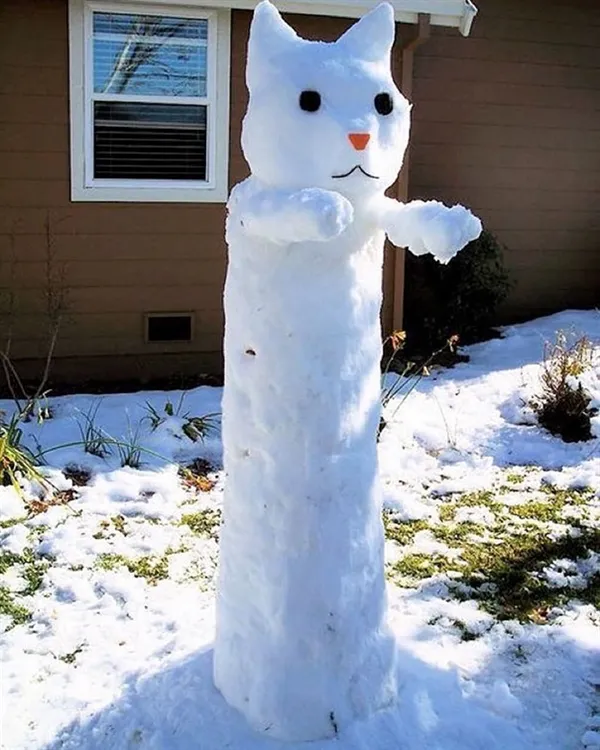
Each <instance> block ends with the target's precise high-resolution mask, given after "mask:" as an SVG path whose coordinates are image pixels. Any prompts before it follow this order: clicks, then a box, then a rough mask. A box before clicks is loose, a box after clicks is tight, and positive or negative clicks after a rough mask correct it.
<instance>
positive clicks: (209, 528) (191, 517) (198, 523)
mask: <svg viewBox="0 0 600 750" xmlns="http://www.w3.org/2000/svg"><path fill="white" fill-rule="evenodd" d="M180 524H181V525H182V526H187V527H188V528H189V529H190V530H191V531H193V533H194V534H200V535H202V536H208V537H210V538H211V539H218V538H219V526H220V525H221V511H220V510H212V508H204V509H203V510H200V511H198V512H197V513H186V515H184V516H182V517H181V521H180Z"/></svg>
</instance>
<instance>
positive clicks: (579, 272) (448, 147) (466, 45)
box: [406, 0, 600, 321]
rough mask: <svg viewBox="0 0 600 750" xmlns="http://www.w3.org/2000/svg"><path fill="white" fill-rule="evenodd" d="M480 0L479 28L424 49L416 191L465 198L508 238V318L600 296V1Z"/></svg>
mask: <svg viewBox="0 0 600 750" xmlns="http://www.w3.org/2000/svg"><path fill="white" fill-rule="evenodd" d="M477 5H478V7H479V14H478V16H477V18H476V20H475V23H474V24H473V29H472V31H471V36H470V37H468V38H466V39H464V38H461V37H459V36H457V35H455V34H452V33H450V32H447V31H444V30H439V29H433V30H432V32H433V33H432V38H431V39H430V40H429V41H428V42H427V43H426V44H424V45H423V46H422V47H420V48H419V49H418V51H417V53H416V56H415V67H414V82H413V87H414V89H413V90H414V108H413V130H412V150H411V163H410V180H409V193H410V197H412V198H416V197H420V198H434V197H435V198H440V199H442V200H444V201H446V202H461V203H465V204H466V205H469V206H470V207H471V208H473V210H474V211H475V212H476V213H477V214H478V215H479V216H481V217H482V219H483V221H484V223H485V225H486V226H487V227H488V228H489V229H490V230H491V231H492V232H494V233H495V234H496V235H497V236H498V238H499V239H500V240H501V242H503V243H504V245H505V246H506V247H507V251H506V255H505V258H506V262H507V265H508V268H509V270H510V272H511V276H512V278H513V281H514V284H515V286H514V288H513V290H512V292H511V295H510V298H509V300H508V301H507V303H506V305H505V307H504V309H503V310H502V311H501V318H502V320H503V321H508V320H516V319H521V318H525V317H532V316H534V315H536V314H540V313H546V312H549V311H554V310H557V309H561V308H565V307H575V306H582V307H588V306H592V305H597V304H599V303H600V44H599V42H598V40H599V39H600V5H599V4H598V2H597V0H572V1H571V2H569V3H565V2H561V1H557V0H526V1H524V0H477ZM410 283H411V261H410V259H408V261H407V269H406V284H407V285H409V284H410Z"/></svg>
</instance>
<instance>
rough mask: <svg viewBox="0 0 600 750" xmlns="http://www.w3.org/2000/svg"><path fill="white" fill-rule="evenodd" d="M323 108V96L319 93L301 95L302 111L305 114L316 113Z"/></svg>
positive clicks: (306, 92)
mask: <svg viewBox="0 0 600 750" xmlns="http://www.w3.org/2000/svg"><path fill="white" fill-rule="evenodd" d="M320 106H321V94H319V92H318V91H303V92H302V93H301V94H300V109H303V110H304V111H305V112H316V111H317V110H318V109H319V107H320Z"/></svg>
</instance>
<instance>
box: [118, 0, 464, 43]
mask: <svg viewBox="0 0 600 750" xmlns="http://www.w3.org/2000/svg"><path fill="white" fill-rule="evenodd" d="M128 2H130V3H131V2H134V3H135V2H136V0H128ZM145 2H146V4H147V3H148V2H149V3H151V4H152V3H156V4H157V5H158V4H160V5H163V6H165V5H166V6H169V5H187V6H191V7H206V8H231V9H238V10H252V9H253V8H254V7H255V6H256V4H257V2H258V0H145ZM389 2H390V4H391V6H392V7H393V8H394V13H395V16H396V21H397V22H398V23H417V22H418V20H419V15H420V14H426V15H428V16H429V17H430V22H431V24H432V25H434V26H447V27H452V28H456V29H458V30H459V31H460V33H461V34H462V35H463V36H468V35H469V32H470V31H471V25H472V24H473V19H474V18H475V15H476V14H477V8H476V7H475V5H474V4H473V3H472V2H471V0H389ZM275 4H276V5H277V7H278V8H279V10H281V11H282V12H284V13H303V14H310V15H315V16H341V17H343V18H359V17H360V16H362V15H364V14H365V13H366V12H367V11H368V10H370V9H371V8H372V7H374V6H375V5H376V4H377V0H323V1H321V0H275Z"/></svg>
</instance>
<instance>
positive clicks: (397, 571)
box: [384, 474, 600, 622]
mask: <svg viewBox="0 0 600 750" xmlns="http://www.w3.org/2000/svg"><path fill="white" fill-rule="evenodd" d="M518 477H520V478H521V479H522V477H521V475H520V474H519V475H518ZM503 479H506V480H507V481H508V482H511V483H512V485H513V486H512V487H509V486H508V485H505V484H502V485H501V486H499V487H496V488H495V489H494V490H493V491H492V490H485V491H479V492H471V493H466V494H463V495H454V496H452V497H450V498H444V499H443V500H440V505H439V518H440V521H439V522H424V521H416V522H415V521H409V522H404V523H401V522H392V521H391V519H390V518H389V517H386V515H385V514H384V524H385V530H386V535H387V537H388V538H389V539H392V540H394V541H397V542H398V543H399V544H401V545H407V544H410V543H411V542H412V541H413V540H414V537H415V534H416V533H417V532H418V531H421V530H423V529H429V530H430V531H431V533H432V534H433V536H434V537H435V539H436V540H438V541H440V542H442V543H444V544H446V545H447V546H448V547H449V548H451V549H452V557H451V558H450V557H446V556H444V555H443V554H439V553H436V554H432V555H430V554H424V553H410V552H409V554H406V555H404V556H403V557H402V558H401V559H400V560H397V561H395V562H394V563H392V564H391V565H389V566H388V574H389V576H390V577H391V579H392V580H393V581H395V582H396V583H399V584H400V585H403V586H418V585H419V584H420V583H422V582H423V581H426V580H427V579H429V578H431V577H432V576H436V575H439V574H444V573H450V572H452V571H459V572H460V574H461V575H460V576H459V580H455V577H453V576H450V578H449V579H448V587H449V590H450V593H451V595H452V596H454V597H456V598H458V599H465V598H472V599H475V600H477V601H479V602H480V606H481V607H482V608H483V609H485V610H486V611H488V612H490V613H491V614H493V615H494V616H495V617H496V618H497V619H518V620H520V621H522V622H546V621H547V618H548V615H549V613H550V610H552V608H554V607H560V606H563V605H564V604H566V603H567V602H568V601H569V600H578V601H581V602H583V603H589V604H592V605H594V606H596V607H599V608H600V574H596V575H594V576H592V577H590V578H589V579H588V581H587V586H586V587H585V588H584V589H578V588H574V587H569V586H568V585H566V586H564V587H560V588H558V587H551V586H550V585H549V583H548V581H547V580H546V578H545V576H544V575H543V571H544V569H546V568H548V567H549V566H551V565H552V563H553V562H554V561H556V560H560V559H567V560H573V561H575V560H578V559H582V558H585V557H587V556H588V554H589V552H591V551H594V552H598V553H600V530H599V529H597V528H595V527H593V526H592V524H591V522H590V523H587V524H586V513H585V509H586V506H587V503H588V502H589V501H590V500H591V499H592V497H593V493H592V492H590V491H588V490H561V489H558V488H556V487H552V486H550V485H546V486H544V487H543V488H542V490H543V493H544V494H543V495H540V492H539V491H535V493H533V492H532V499H531V500H530V501H528V502H524V503H520V504H518V505H509V504H507V503H505V502H501V499H503V498H504V497H505V493H512V492H519V498H520V499H522V497H523V494H522V491H521V490H519V488H518V487H515V486H514V485H515V484H519V483H520V481H521V479H520V480H519V482H517V475H515V476H511V475H508V476H507V477H504V478H503ZM475 506H484V507H486V508H488V509H490V510H491V511H492V512H493V513H494V522H493V523H491V524H489V525H488V524H480V523H475V522H471V521H465V522H460V523H458V522H456V520H455V519H456V511H457V510H458V509H459V508H461V507H475ZM575 506H577V507H578V508H579V515H580V516H581V518H576V519H568V518H567V517H566V516H565V509H568V508H569V507H575ZM556 523H560V524H561V525H563V526H564V527H565V528H566V531H567V533H566V534H565V535H564V536H562V537H560V538H559V539H554V538H550V536H549V531H550V530H551V529H553V528H556V527H555V524H556ZM567 583H568V581H567Z"/></svg>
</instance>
